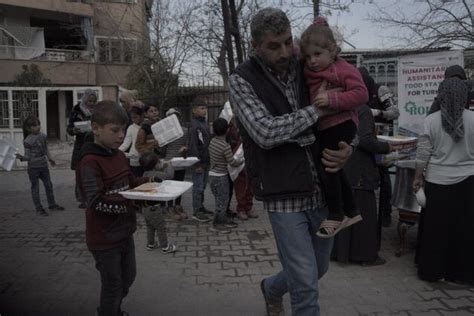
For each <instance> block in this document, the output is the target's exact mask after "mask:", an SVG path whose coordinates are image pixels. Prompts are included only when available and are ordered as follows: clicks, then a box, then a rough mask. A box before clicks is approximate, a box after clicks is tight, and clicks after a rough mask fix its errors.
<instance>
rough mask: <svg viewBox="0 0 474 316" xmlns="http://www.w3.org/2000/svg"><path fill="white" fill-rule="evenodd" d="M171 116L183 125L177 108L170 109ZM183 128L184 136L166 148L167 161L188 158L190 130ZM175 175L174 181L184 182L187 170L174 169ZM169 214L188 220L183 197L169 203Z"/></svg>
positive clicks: (168, 114)
mask: <svg viewBox="0 0 474 316" xmlns="http://www.w3.org/2000/svg"><path fill="white" fill-rule="evenodd" d="M170 115H176V117H177V118H178V120H179V123H180V124H181V113H180V112H179V111H178V110H176V109H175V108H170V109H169V110H168V111H166V116H167V117H168V116H170ZM181 128H182V129H183V136H182V137H180V138H178V139H177V140H175V141H173V142H171V143H169V144H168V145H167V146H166V157H165V159H172V158H175V157H186V156H187V153H188V147H187V146H186V145H187V144H186V142H187V140H188V128H187V127H186V126H182V124H181ZM173 173H174V174H173V180H175V181H183V180H184V177H185V175H186V168H178V167H173ZM168 214H178V215H179V216H180V219H187V218H188V214H186V212H185V211H184V209H183V207H182V206H181V196H179V197H177V198H176V199H175V200H174V201H173V200H172V201H168Z"/></svg>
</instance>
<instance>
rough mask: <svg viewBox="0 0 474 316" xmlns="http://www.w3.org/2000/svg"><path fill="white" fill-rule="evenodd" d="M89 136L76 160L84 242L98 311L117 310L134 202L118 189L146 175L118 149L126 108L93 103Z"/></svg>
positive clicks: (112, 313)
mask: <svg viewBox="0 0 474 316" xmlns="http://www.w3.org/2000/svg"><path fill="white" fill-rule="evenodd" d="M91 122H92V131H93V133H94V142H88V143H86V144H85V145H84V148H83V149H82V152H81V159H80V162H79V164H78V172H77V174H78V185H79V188H80V193H81V196H82V197H83V199H84V201H86V203H87V209H86V212H85V216H86V244H87V248H88V249H89V250H90V252H91V253H92V255H93V257H94V260H95V266H96V268H97V270H98V271H99V272H100V280H101V292H100V306H99V307H98V308H97V313H98V315H99V316H117V315H127V314H125V312H124V314H122V309H121V305H122V301H123V299H124V298H125V297H126V296H127V294H128V291H129V289H130V287H131V285H132V283H133V281H134V280H135V275H136V260H135V243H134V240H133V233H134V232H135V230H136V228H137V225H136V214H135V211H136V210H137V207H138V206H147V203H148V202H143V203H140V204H138V203H137V202H134V201H132V200H127V199H125V198H124V197H123V196H122V195H120V194H119V192H121V191H125V190H128V189H131V188H135V187H136V186H139V185H141V184H143V183H146V182H149V181H160V179H154V178H148V177H142V178H137V177H135V176H134V175H133V173H132V172H131V170H130V168H129V166H128V162H127V158H126V157H125V154H124V153H123V152H122V151H120V150H118V148H119V146H120V145H121V144H122V142H123V138H124V130H125V127H126V126H127V123H128V115H127V113H126V112H125V110H124V109H123V108H122V107H121V106H120V105H118V104H117V103H116V102H114V101H108V100H107V101H101V102H99V103H97V105H96V108H95V109H94V113H93V114H92V117H91Z"/></svg>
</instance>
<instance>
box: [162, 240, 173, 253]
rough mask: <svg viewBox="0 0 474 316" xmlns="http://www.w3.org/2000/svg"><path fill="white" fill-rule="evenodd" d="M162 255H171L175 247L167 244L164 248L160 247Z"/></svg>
mask: <svg viewBox="0 0 474 316" xmlns="http://www.w3.org/2000/svg"><path fill="white" fill-rule="evenodd" d="M161 252H162V253H173V252H176V245H175V244H172V243H170V242H168V245H167V246H166V247H161Z"/></svg>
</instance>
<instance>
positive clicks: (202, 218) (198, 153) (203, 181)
mask: <svg viewBox="0 0 474 316" xmlns="http://www.w3.org/2000/svg"><path fill="white" fill-rule="evenodd" d="M191 108H192V112H193V113H192V119H191V126H190V127H189V133H188V156H190V157H197V158H198V159H199V162H198V163H196V164H195V165H194V166H193V167H192V178H193V219H194V220H196V221H198V222H209V221H211V218H210V216H214V212H211V211H209V210H208V209H206V208H205V207H204V191H205V190H206V186H207V180H208V175H209V142H210V141H211V132H210V130H209V126H208V124H207V120H206V116H207V104H206V102H205V100H203V99H201V98H196V100H194V101H193V103H192V105H191Z"/></svg>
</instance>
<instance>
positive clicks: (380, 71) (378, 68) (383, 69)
mask: <svg viewBox="0 0 474 316" xmlns="http://www.w3.org/2000/svg"><path fill="white" fill-rule="evenodd" d="M377 73H378V74H382V75H383V74H385V66H384V65H379V66H378V67H377Z"/></svg>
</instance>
